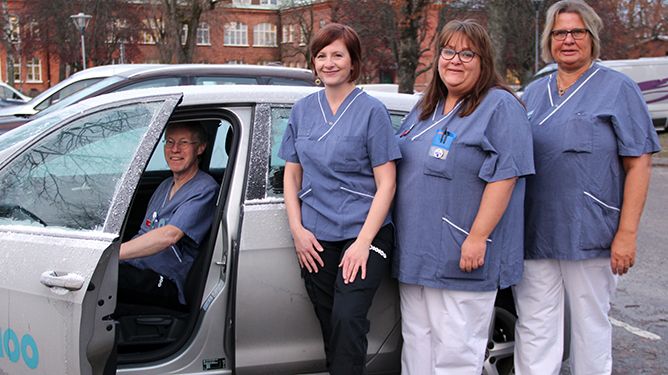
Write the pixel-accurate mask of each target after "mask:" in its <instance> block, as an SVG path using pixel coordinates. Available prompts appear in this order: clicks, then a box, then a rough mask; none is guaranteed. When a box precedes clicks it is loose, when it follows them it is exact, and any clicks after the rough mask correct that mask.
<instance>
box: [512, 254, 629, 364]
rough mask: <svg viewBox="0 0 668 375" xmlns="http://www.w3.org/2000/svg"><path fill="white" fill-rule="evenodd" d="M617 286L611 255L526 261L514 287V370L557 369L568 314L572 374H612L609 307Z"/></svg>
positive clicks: (561, 355) (561, 352) (561, 353)
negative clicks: (518, 280) (578, 259)
mask: <svg viewBox="0 0 668 375" xmlns="http://www.w3.org/2000/svg"><path fill="white" fill-rule="evenodd" d="M616 286H617V277H616V276H614V275H613V274H612V270H611V269H610V258H596V259H589V260H580V261H567V260H556V259H541V260H526V261H524V276H523V278H522V281H521V282H520V283H519V284H517V285H516V286H514V287H513V294H514V296H515V306H516V308H517V314H518V320H517V324H516V325H515V374H517V375H529V374H536V375H550V374H554V375H557V374H559V372H560V369H561V362H562V358H563V348H564V314H568V315H569V316H570V354H569V362H570V367H571V373H572V374H573V375H583V374H587V375H595V374H596V375H598V374H610V373H611V372H612V326H611V325H610V321H609V320H608V312H609V311H610V301H611V299H612V297H613V296H614V292H615V288H616ZM566 300H567V302H566ZM566 308H568V310H566Z"/></svg>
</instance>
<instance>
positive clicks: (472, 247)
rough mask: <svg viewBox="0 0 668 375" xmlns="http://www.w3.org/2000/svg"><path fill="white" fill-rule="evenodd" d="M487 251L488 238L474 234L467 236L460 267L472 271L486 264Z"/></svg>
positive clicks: (463, 245)
mask: <svg viewBox="0 0 668 375" xmlns="http://www.w3.org/2000/svg"><path fill="white" fill-rule="evenodd" d="M486 251H487V240H486V239H485V238H477V237H473V236H468V237H466V240H464V243H463V244H462V255H461V258H459V269H461V270H462V271H464V272H471V271H473V270H476V269H478V268H480V267H482V266H483V265H484V264H485V252H486Z"/></svg>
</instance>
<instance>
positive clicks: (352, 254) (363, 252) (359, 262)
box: [339, 239, 371, 284]
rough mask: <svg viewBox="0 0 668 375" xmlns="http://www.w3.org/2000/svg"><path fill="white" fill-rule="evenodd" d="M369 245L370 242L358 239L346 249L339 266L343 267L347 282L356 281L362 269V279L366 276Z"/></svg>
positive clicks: (344, 280) (343, 274)
mask: <svg viewBox="0 0 668 375" xmlns="http://www.w3.org/2000/svg"><path fill="white" fill-rule="evenodd" d="M369 246H371V244H370V243H365V242H364V241H360V240H359V239H357V240H355V242H353V243H352V245H350V247H348V248H347V249H346V252H345V254H343V258H341V263H340V264H339V267H342V270H341V274H342V276H343V282H344V283H345V284H350V283H352V282H353V281H355V277H357V272H358V270H360V269H361V272H360V274H361V275H360V276H361V278H362V280H364V279H365V278H366V262H367V260H368V259H369Z"/></svg>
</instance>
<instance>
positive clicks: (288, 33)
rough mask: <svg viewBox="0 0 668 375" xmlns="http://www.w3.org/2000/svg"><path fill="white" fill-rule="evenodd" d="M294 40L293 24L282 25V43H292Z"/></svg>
mask: <svg viewBox="0 0 668 375" xmlns="http://www.w3.org/2000/svg"><path fill="white" fill-rule="evenodd" d="M294 41H295V25H283V39H281V42H283V43H292V42H294Z"/></svg>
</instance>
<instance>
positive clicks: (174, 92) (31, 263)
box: [0, 86, 515, 374]
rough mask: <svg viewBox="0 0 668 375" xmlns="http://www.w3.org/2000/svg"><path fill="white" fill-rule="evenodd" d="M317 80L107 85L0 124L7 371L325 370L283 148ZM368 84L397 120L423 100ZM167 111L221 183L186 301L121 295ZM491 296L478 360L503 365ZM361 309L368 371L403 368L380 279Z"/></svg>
mask: <svg viewBox="0 0 668 375" xmlns="http://www.w3.org/2000/svg"><path fill="white" fill-rule="evenodd" d="M314 90H317V88H308V87H277V86H234V87H227V86H212V87H201V86H200V87H171V88H161V89H151V90H150V91H147V90H137V91H129V92H122V93H114V94H109V95H103V96H99V97H96V98H93V99H89V100H87V101H84V102H81V103H79V104H76V105H74V106H72V107H69V108H67V109H65V110H64V111H60V112H56V113H54V114H51V115H50V116H45V117H44V118H41V119H39V120H36V121H33V122H31V123H28V124H26V125H24V126H22V127H20V128H17V129H15V130H13V131H11V132H9V133H6V134H5V135H3V136H0V337H1V338H2V340H1V341H0V373H3V374H33V373H34V374H102V373H114V372H117V373H118V374H203V373H207V374H209V373H211V374H232V373H235V374H307V373H320V372H324V371H325V360H324V351H323V347H322V338H321V335H320V330H319V325H318V323H317V320H316V318H315V314H314V312H313V308H312V306H311V303H310V301H309V299H308V296H307V294H306V291H305V290H304V287H303V282H302V280H301V279H300V276H299V275H300V273H299V266H298V264H297V261H296V257H295V254H294V248H293V242H292V239H291V237H290V231H289V229H288V224H287V218H286V215H285V207H284V204H283V197H282V194H283V188H282V171H283V165H284V162H283V161H282V160H280V159H279V158H278V157H277V156H276V155H277V149H278V145H279V144H280V141H281V138H282V134H283V131H284V129H285V126H286V123H287V120H288V116H289V113H290V108H291V106H292V105H293V103H294V102H295V101H296V100H298V99H299V98H301V97H303V96H305V95H307V94H309V93H311V92H313V91H314ZM370 93H371V94H372V95H374V96H376V97H378V98H379V99H380V100H382V101H383V102H384V103H385V104H386V105H387V107H388V108H389V109H390V112H391V115H392V118H393V122H394V123H395V125H398V124H399V123H400V122H401V120H402V118H403V117H404V116H405V114H406V113H407V112H408V111H409V110H410V109H411V108H412V106H413V105H414V104H415V101H416V100H417V99H418V98H417V97H416V96H411V95H402V94H392V93H378V92H370ZM176 121H198V122H200V123H202V124H203V125H204V126H205V127H206V128H207V130H208V132H209V133H210V139H212V140H214V141H213V142H212V144H211V145H210V146H209V147H208V150H207V151H206V153H205V155H204V156H203V158H202V159H203V160H202V163H201V168H202V169H203V170H205V171H207V172H208V173H209V174H211V175H212V176H213V177H214V178H215V179H217V180H218V181H219V182H220V184H221V190H220V194H219V196H218V200H217V209H216V213H215V218H214V225H213V226H212V228H211V233H210V235H209V238H208V240H206V241H205V242H204V243H203V245H202V246H201V248H200V254H199V256H198V258H197V259H196V260H195V264H194V266H193V268H192V270H191V271H190V273H189V275H188V279H187V283H186V294H187V297H186V298H187V302H188V304H187V308H185V309H182V310H169V309H164V308H159V307H156V306H149V305H125V306H120V304H119V306H118V307H117V306H116V305H117V303H116V282H117V277H118V272H117V268H118V251H119V246H120V243H121V242H122V241H125V240H127V239H129V238H130V237H132V235H133V234H134V233H135V232H136V230H137V229H138V227H139V224H140V222H141V220H142V217H143V214H144V211H145V208H146V205H147V203H148V199H149V197H150V196H151V193H152V192H153V190H154V189H155V188H156V187H157V185H158V184H159V183H160V182H161V181H162V180H163V179H164V178H165V177H167V176H168V175H169V173H170V172H169V170H168V168H167V166H166V164H165V162H164V159H163V155H162V152H161V148H160V147H158V143H159V142H160V139H161V137H162V133H163V129H164V127H165V125H166V124H167V123H168V122H176ZM497 305H498V308H497V314H496V315H495V319H494V322H493V324H492V325H491V327H490V342H489V345H488V348H489V350H488V352H489V353H488V358H487V360H486V364H485V372H486V373H487V374H496V373H509V372H510V371H512V350H513V325H514V320H515V318H514V308H513V305H512V297H511V296H510V294H509V291H507V290H506V291H502V292H501V293H500V294H499V298H498V301H497ZM117 308H118V309H123V311H124V314H122V317H120V318H118V316H120V315H116V314H114V311H115V310H116V309H117ZM370 320H371V332H370V333H369V336H368V337H369V346H368V363H367V367H368V369H369V371H370V373H376V374H378V373H399V372H400V351H401V335H400V333H401V329H400V327H401V324H400V309H399V303H398V293H397V285H396V281H394V280H392V279H390V278H389V277H388V278H387V280H385V281H384V283H383V284H382V286H381V288H380V289H379V291H378V292H377V294H376V297H375V299H374V302H373V306H372V308H371V311H370Z"/></svg>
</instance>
